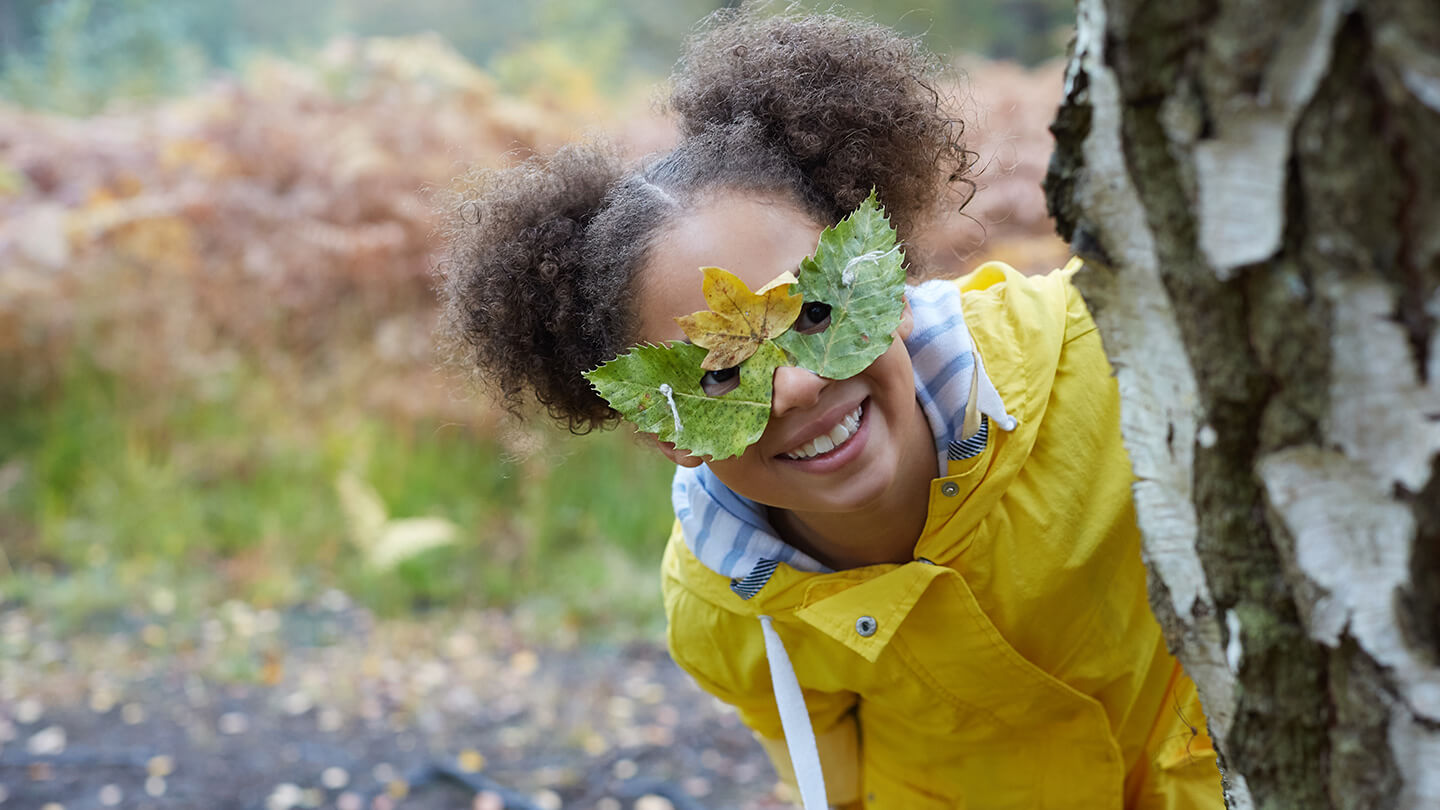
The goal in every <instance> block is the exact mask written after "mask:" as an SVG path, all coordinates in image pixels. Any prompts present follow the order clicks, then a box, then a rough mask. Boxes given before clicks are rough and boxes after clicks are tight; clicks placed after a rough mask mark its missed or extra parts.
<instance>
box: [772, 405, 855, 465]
mask: <svg viewBox="0 0 1440 810" xmlns="http://www.w3.org/2000/svg"><path fill="white" fill-rule="evenodd" d="M861 414H862V411H861V409H860V406H858V405H857V406H856V407H855V410H853V411H851V412H850V413H848V414H845V418H844V419H841V420H840V422H839V423H838V424H836V425H835V427H833V428H830V430H829V432H827V433H822V434H820V435H819V436H816V437H815V438H813V439H811V440H810V441H808V442H806V443H805V444H803V445H801V446H800V447H798V448H796V449H795V450H791V451H790V452H788V453H786V454H785V457H786V458H793V459H796V460H803V459H807V458H812V457H814V456H818V455H820V454H821V453H828V452H830V451H831V450H834V449H835V448H837V447H839V446H840V445H842V444H844V443H845V442H847V441H849V440H850V437H851V436H854V435H855V431H857V430H859V429H860V416H861Z"/></svg>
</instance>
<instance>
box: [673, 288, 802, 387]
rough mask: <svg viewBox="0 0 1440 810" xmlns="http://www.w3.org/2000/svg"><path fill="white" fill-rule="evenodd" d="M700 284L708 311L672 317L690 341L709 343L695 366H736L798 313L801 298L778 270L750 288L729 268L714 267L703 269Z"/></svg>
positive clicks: (787, 327) (788, 324)
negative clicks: (761, 283) (702, 280)
mask: <svg viewBox="0 0 1440 810" xmlns="http://www.w3.org/2000/svg"><path fill="white" fill-rule="evenodd" d="M701 272H703V273H704V274H705V282H704V285H703V287H702V290H703V291H704V293H705V303H706V304H708V305H709V306H710V310H709V311H708V312H707V311H705V310H701V311H699V312H695V313H692V314H690V315H685V316H683V317H679V318H676V319H675V322H676V323H678V324H680V328H681V329H683V330H684V331H685V336H686V337H688V338H690V342H691V343H694V344H695V345H696V346H700V347H701V348H705V349H709V350H710V353H709V354H707V355H705V359H704V360H703V361H701V363H700V367H701V368H703V369H705V370H706V371H715V370H717V369H722V368H730V367H732V366H738V365H740V364H741V363H743V362H745V360H747V359H749V357H750V355H752V354H754V353H755V351H756V350H757V349H759V348H760V344H761V343H764V342H765V341H767V340H769V339H770V338H773V337H775V336H776V335H778V334H780V333H782V332H784V331H785V330H786V329H789V328H790V325H791V324H792V323H794V322H795V318H796V317H797V316H798V315H799V314H800V304H801V303H802V298H801V297H800V296H799V295H791V294H790V285H791V284H795V283H797V282H796V281H795V276H793V275H791V274H790V273H781V274H780V275H779V276H777V277H776V278H775V279H774V280H773V281H771V282H770V283H768V284H766V285H765V286H764V287H761V288H760V289H759V290H758V291H757V292H751V291H750V288H749V287H748V286H746V284H745V282H744V281H742V280H741V279H740V278H739V277H738V276H736V275H735V274H734V273H731V272H729V271H728V270H722V269H720V268H719V267H706V268H703V269H702V271H701Z"/></svg>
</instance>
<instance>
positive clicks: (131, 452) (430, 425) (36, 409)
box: [0, 0, 1063, 628]
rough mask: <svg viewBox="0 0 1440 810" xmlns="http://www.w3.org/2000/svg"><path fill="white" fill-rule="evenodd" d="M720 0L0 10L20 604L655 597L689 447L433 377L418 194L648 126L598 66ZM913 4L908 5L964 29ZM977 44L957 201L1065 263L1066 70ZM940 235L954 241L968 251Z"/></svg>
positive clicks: (551, 606)
mask: <svg viewBox="0 0 1440 810" xmlns="http://www.w3.org/2000/svg"><path fill="white" fill-rule="evenodd" d="M713 5H714V4H713V3H700V2H698V1H697V0H677V1H676V2H673V3H665V2H660V0H633V1H632V2H631V3H629V4H627V5H621V6H619V7H618V8H615V7H611V6H610V5H609V4H606V3H604V2H600V0H539V2H536V3H532V4H520V3H510V4H499V3H496V4H493V5H492V4H488V3H486V4H480V3H473V2H468V0H466V1H465V2H462V0H409V2H407V3H405V4H403V5H402V4H398V3H393V2H381V0H321V2H316V3H313V4H302V3H294V2H287V3H282V2H281V1H280V0H249V2H239V0H235V2H228V1H227V0H216V1H215V2H210V1H209V0H189V2H181V0H171V1H170V2H162V0H109V1H108V2H107V0H43V1H42V0H15V1H14V2H11V3H10V4H8V5H3V4H0V45H3V46H4V48H5V50H4V56H3V58H4V62H5V65H4V69H3V71H0V97H3V98H4V99H5V100H7V101H10V102H18V104H0V412H3V413H4V419H3V420H0V602H4V601H9V600H19V601H24V602H26V603H29V604H32V605H34V606H36V607H37V608H38V609H40V610H43V611H44V612H46V613H47V614H51V615H56V616H59V617H68V618H70V619H71V620H73V621H76V622H80V621H94V620H96V619H97V617H100V618H103V617H106V616H115V615H118V614H124V613H125V612H126V611H130V610H132V609H137V608H138V609H142V610H143V609H144V607H145V606H146V605H147V604H148V603H149V602H150V601H152V600H153V599H154V598H155V594H158V593H165V594H171V597H167V599H169V598H173V599H175V600H176V601H177V602H178V608H179V609H180V610H183V609H184V608H185V606H186V605H196V606H198V605H199V604H200V603H207V604H208V603H214V602H216V601H221V600H225V599H230V598H243V599H245V600H247V601H250V602H254V603H258V604H262V605H277V606H278V605H284V604H288V603H291V602H294V601H296V600H301V599H307V598H310V597H313V596H314V595H315V594H318V593H323V592H325V591H327V590H328V589H331V588H341V589H344V590H346V591H348V592H350V593H352V594H354V595H355V596H356V597H357V598H359V599H362V600H364V601H365V602H367V603H368V604H370V605H371V606H373V607H376V608H379V609H381V610H384V611H404V610H409V609H416V608H426V607H432V606H444V607H450V606H472V605H502V606H514V605H515V604H517V603H522V602H523V604H524V605H525V606H526V608H527V609H529V610H532V611H533V610H539V611H542V612H546V613H548V614H549V615H550V616H552V617H553V619H554V621H555V622H559V623H568V624H570V625H571V626H574V625H576V624H580V625H584V626H593V625H600V624H609V625H610V626H612V627H616V626H618V627H621V628H623V627H631V628H639V627H647V628H648V627H653V623H654V621H655V618H656V616H658V613H659V611H658V608H657V606H658V596H657V589H658V584H657V579H658V578H657V577H656V576H655V574H654V567H655V565H656V563H657V561H658V558H659V554H660V549H661V547H662V544H663V542H664V537H665V534H666V532H667V528H668V523H669V511H668V499H667V498H666V497H665V492H666V481H667V480H668V478H669V468H668V465H667V464H666V463H665V462H664V461H663V460H662V459H660V458H659V457H658V456H656V455H655V454H653V453H649V452H646V451H645V450H643V449H642V448H641V447H640V446H638V445H637V444H636V443H635V442H632V441H629V440H628V439H627V438H626V437H624V436H623V435H618V434H610V435H606V436H599V437H593V436H592V437H586V438H583V439H577V438H575V437H571V436H569V435H567V434H560V433H556V432H554V431H551V430H549V429H546V428H544V427H542V426H537V425H530V426H528V427H517V426H514V425H512V424H510V423H508V422H506V421H504V420H502V419H501V418H500V417H499V416H498V415H497V414H495V413H493V412H491V411H490V410H488V409H487V408H486V407H485V405H484V403H483V400H480V399H469V400H459V401H457V399H456V398H455V396H454V386H453V385H447V384H446V383H445V381H444V380H442V379H440V377H439V376H438V375H437V374H436V373H435V372H434V365H435V361H436V358H435V357H434V356H433V349H432V342H433V341H432V336H431V330H432V325H433V322H434V318H435V312H434V309H435V299H434V294H433V290H432V289H431V286H432V283H433V282H432V275H431V271H432V266H433V263H434V262H435V261H436V260H437V256H436V254H435V249H436V246H437V240H436V238H435V231H436V228H437V225H438V223H437V220H436V216H435V212H434V210H433V206H434V204H435V202H436V200H435V197H434V195H432V194H429V193H427V192H426V191H425V189H427V188H430V189H433V188H436V187H441V188H443V187H445V186H446V185H447V184H448V183H449V181H450V179H451V178H452V177H453V176H454V175H455V174H457V173H458V171H460V170H461V169H462V168H463V167H466V166H476V165H479V166H500V165H506V164H508V163H511V162H513V161H515V160H517V159H520V158H523V157H524V156H525V155H527V154H530V153H533V152H542V151H547V150H549V149H551V148H553V147H554V146H555V145H557V144H558V143H560V142H562V141H564V140H568V139H570V138H572V137H573V135H574V133H575V132H576V131H577V130H578V129H579V128H580V126H581V124H582V123H583V124H594V123H597V122H598V123H610V124H615V123H621V122H623V124H624V126H625V129H624V135H625V137H629V138H631V139H633V140H635V141H638V142H640V143H643V144H646V145H647V146H646V148H655V147H656V146H659V145H662V144H663V142H664V139H665V138H666V137H668V134H667V133H668V132H669V130H668V128H667V126H666V125H665V124H663V123H661V122H658V121H655V120H646V119H644V118H643V113H642V114H639V115H636V114H632V113H631V108H630V107H627V106H625V105H624V103H617V102H616V101H615V99H614V97H613V96H612V95H611V94H612V93H613V92H614V91H615V90H617V89H621V88H623V87H624V86H625V85H626V84H627V83H629V82H630V81H632V80H633V79H634V78H636V77H637V76H639V75H641V74H646V73H651V72H653V73H654V74H657V75H658V74H660V73H663V72H664V70H665V69H666V68H667V66H668V65H669V63H670V62H671V61H672V60H673V59H674V57H675V53H676V52H677V50H678V42H679V39H680V37H681V36H682V34H683V32H684V31H686V30H688V29H689V27H690V26H691V25H692V24H693V22H694V20H695V19H696V18H697V17H699V16H700V15H701V14H702V13H704V12H706V11H708V10H709V8H710V7H711V6H713ZM875 5H876V8H875V13H876V16H877V17H880V18H881V19H886V18H885V16H884V13H882V10H881V9H880V8H879V6H880V5H881V4H879V3H876V4H875ZM997 5H1001V4H997ZM1012 5H1016V6H1019V5H1023V4H1012ZM920 7H921V8H922V11H919V12H914V13H912V14H909V15H906V16H904V17H903V18H901V19H899V20H898V21H897V23H898V24H901V25H903V26H905V27H908V28H910V29H911V30H926V31H928V32H929V33H928V35H929V36H930V37H931V41H932V44H936V45H937V47H945V48H948V47H949V44H947V43H946V42H945V41H944V40H943V39H941V38H942V37H944V36H952V37H955V40H954V41H955V42H959V41H961V39H962V38H963V37H968V36H971V34H970V33H963V34H961V33H954V32H952V33H951V34H943V33H942V28H941V20H942V19H945V20H950V19H952V18H951V17H948V16H943V15H955V14H958V12H957V11H956V9H953V8H950V7H949V6H947V5H945V4H942V3H939V2H936V3H933V4H931V5H930V6H928V7H927V6H924V4H920ZM1044 7H1045V8H1049V7H1050V4H1048V3H1046V4H1044ZM925 8H929V10H928V11H926V10H923V9H925ZM477 9H479V10H480V11H477ZM482 12H483V13H482ZM955 19H957V20H958V19H959V18H958V17H957V18H955ZM1047 19H1048V18H1047ZM948 24H949V23H947V25H948ZM956 24H957V25H959V23H958V22H957V23H956ZM1008 24H1013V22H1012V23H1008ZM1047 24H1048V23H1047ZM996 25H999V23H996ZM340 29H343V30H350V31H362V32H366V31H369V32H374V31H387V32H392V33H393V32H399V33H403V32H407V31H412V30H415V31H422V30H428V29H438V30H442V31H444V32H445V38H443V39H442V38H441V37H440V36H437V35H433V34H415V35H412V36H401V37H378V36H367V37H355V36H340V37H333V38H332V37H328V34H329V32H331V31H334V30H340ZM963 29H964V27H963V25H962V26H961V27H960V28H957V29H955V31H962V30H963ZM946 30H948V29H946ZM996 41H997V42H998V41H999V40H998V38H997V40H996ZM1017 41H1020V40H1017ZM1025 41H1029V40H1025ZM452 42H454V43H458V44H459V46H460V47H461V48H463V49H464V50H465V52H466V53H468V55H469V56H470V57H471V58H472V59H474V60H477V61H479V62H481V63H484V64H488V65H489V67H490V69H489V70H488V71H487V70H484V69H482V68H480V67H478V66H477V64H476V62H475V61H471V60H470V59H467V58H466V55H465V54H462V53H461V52H460V51H458V50H457V49H456V47H454V46H452V45H451V44H450V43H452ZM1007 47H1008V46H1007ZM1017 47H1018V46H1017ZM284 51H289V52H290V54H291V55H290V56H288V57H281V56H277V55H276V54H277V52H284ZM242 62H243V69H240V70H236V71H234V72H233V73H231V74H229V75H228V76H226V77H225V78H223V79H222V80H219V81H212V82H209V83H205V84H203V85H202V84H199V83H198V81H199V80H200V79H202V78H204V77H205V76H206V75H207V74H208V73H209V71H210V70H211V69H212V68H214V67H216V66H221V67H223V66H227V65H239V64H240V63H242ZM968 71H969V73H970V75H971V76H972V78H974V79H975V81H976V84H977V85H980V84H984V83H985V81H986V80H985V78H984V77H985V76H987V75H993V76H994V77H995V79H994V80H993V81H992V82H991V83H990V84H991V86H994V87H998V88H1001V91H1002V92H1001V94H1000V95H998V96H996V97H994V99H993V113H992V115H991V117H990V118H988V119H986V120H981V121H980V122H979V126H978V128H977V129H976V130H974V131H976V132H977V133H979V135H977V138H976V139H975V140H974V141H973V142H972V146H974V148H976V149H977V150H978V151H979V152H980V153H981V154H982V155H983V156H986V157H985V158H984V160H985V163H986V165H987V166H997V167H999V169H1000V171H997V172H992V175H993V176H988V177H983V178H982V180H983V183H982V186H983V188H982V192H981V195H980V197H979V198H978V199H977V204H976V205H973V206H970V207H969V208H968V209H967V212H969V213H971V214H972V215H973V217H975V219H973V220H969V221H968V222H971V223H981V222H983V224H984V226H985V227H987V228H989V229H990V236H991V241H990V242H989V243H987V251H989V255H993V256H998V257H999V258H1007V259H1009V260H1011V261H1013V262H1015V263H1016V264H1019V265H1022V266H1031V261H1032V260H1033V262H1034V265H1033V266H1049V265H1047V264H1046V263H1047V262H1050V261H1051V254H1053V252H1054V250H1055V245H1054V242H1053V239H1052V240H1050V241H1045V240H1044V238H1043V237H1042V236H1041V235H1043V234H1045V233H1048V232H1049V230H1050V229H1049V226H1048V225H1047V223H1046V220H1045V216H1044V208H1043V201H1041V200H1040V199H1039V191H1038V180H1037V178H1038V177H1039V176H1040V175H1041V174H1043V171H1044V161H1045V157H1046V154H1047V153H1048V136H1047V135H1046V134H1045V131H1044V121H1045V120H1048V116H1049V115H1050V114H1051V112H1052V111H1053V109H1054V104H1055V94H1057V93H1058V90H1059V80H1058V76H1057V75H1054V72H1053V70H1052V71H1051V72H1049V73H1043V74H1033V75H1032V74H1026V73H1024V72H1023V71H1020V70H1019V69H1018V68H1015V67H1013V66H1009V67H1003V66H1002V69H996V68H994V67H993V66H990V67H986V66H978V67H972V68H968ZM187 87H188V88H189V89H186V88H187ZM517 93H518V94H520V95H523V96H524V98H521V97H519V96H517ZM117 101H119V102H121V103H118V104H117V103H115V102H117ZM100 110H103V114H98V115H90V114H91V113H93V112H96V111H100ZM51 111H59V112H61V113H64V114H61V115H57V114H54V113H53V112H51ZM985 138H993V141H990V142H987V141H986V140H984V139H985ZM987 171H989V169H988V168H987ZM956 220H957V221H962V220H963V218H956ZM962 224H964V222H962ZM934 233H935V235H936V237H937V239H938V240H939V242H938V243H937V245H936V246H935V247H936V249H937V250H943V251H949V252H950V253H951V254H952V255H953V256H954V257H955V258H956V262H957V264H958V263H960V262H962V261H963V260H964V259H965V258H966V256H968V255H970V254H971V253H972V252H973V251H974V250H975V244H977V243H976V242H975V239H974V237H973V234H967V235H961V234H957V233H952V232H951V231H950V230H947V229H946V228H937V229H936V230H935V232H934ZM1001 237H1003V239H1005V240H1007V241H1004V242H1000V241H997V238H1001ZM1061 249H1062V250H1063V246H1061Z"/></svg>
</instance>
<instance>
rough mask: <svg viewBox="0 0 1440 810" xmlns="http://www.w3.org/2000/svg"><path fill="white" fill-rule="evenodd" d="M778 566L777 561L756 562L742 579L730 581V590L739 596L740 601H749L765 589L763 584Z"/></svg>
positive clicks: (778, 562) (762, 560) (764, 560)
mask: <svg viewBox="0 0 1440 810" xmlns="http://www.w3.org/2000/svg"><path fill="white" fill-rule="evenodd" d="M779 565H780V561H779V560H766V559H761V560H758V561H757V562H756V563H755V567H754V568H752V569H750V573H748V574H746V575H745V578H744V579H732V580H730V590H732V591H734V592H735V593H737V594H739V595H740V598H741V599H749V598H750V597H752V596H754V595H755V594H757V593H759V592H760V589H761V588H763V587H765V583H767V582H769V581H770V575H771V574H773V573H775V569H776V568H777V567H779Z"/></svg>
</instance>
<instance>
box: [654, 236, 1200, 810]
mask: <svg viewBox="0 0 1440 810" xmlns="http://www.w3.org/2000/svg"><path fill="white" fill-rule="evenodd" d="M1076 269H1078V263H1077V262H1072V263H1071V265H1070V266H1067V268H1066V269H1065V270H1064V271H1060V272H1056V273H1052V274H1051V275H1049V276H1044V277H1026V276H1023V275H1021V274H1019V273H1017V272H1016V271H1014V270H1013V269H1011V268H1009V267H1006V266H1004V265H1001V264H998V263H991V264H987V265H984V266H982V267H981V268H979V269H978V270H976V271H975V272H973V273H971V274H970V275H968V276H966V277H965V278H963V279H961V280H960V282H959V283H960V284H961V287H962V290H963V291H964V298H963V301H964V303H963V308H964V314H965V318H966V322H967V324H968V326H969V328H970V332H971V335H972V336H973V339H974V342H975V346H976V350H977V351H978V352H979V354H980V355H981V357H982V358H983V360H984V365H985V368H986V369H987V370H988V372H989V378H990V380H991V382H993V384H994V385H995V388H996V390H997V391H998V392H999V394H1000V396H1001V397H1002V398H1003V400H1004V403H1005V407H1006V408H1007V409H1008V411H1009V413H1010V414H1012V415H1014V416H1015V417H1017V418H1018V420H1019V425H1018V427H1016V429H1015V430H1013V431H1011V432H1004V431H1001V430H992V431H990V439H989V441H988V443H987V445H986V447H985V449H984V451H983V452H981V453H980V454H979V455H977V456H974V457H972V458H968V459H965V460H963V461H950V462H949V463H948V464H949V466H948V475H946V476H945V477H941V478H936V479H935V480H934V481H933V482H932V483H931V489H930V507H929V516H928V518H927V522H926V524H925V529H924V532H923V534H922V536H921V537H920V540H919V542H918V543H917V544H916V546H915V561H913V562H910V563H906V564H903V565H876V566H868V567H865V568H858V569H850V570H843V571H837V572H833V573H805V572H801V571H797V570H795V569H794V568H791V567H789V566H787V565H783V564H782V565H780V566H779V567H778V568H777V569H776V571H775V573H774V574H773V575H772V577H771V579H770V580H769V581H768V582H767V583H766V584H765V585H764V587H763V588H761V589H760V591H759V593H758V594H757V595H755V596H754V598H751V599H748V600H744V599H740V598H737V596H736V594H735V593H734V592H733V591H732V590H731V587H730V585H731V583H730V580H729V579H727V578H726V577H723V576H721V575H719V574H716V573H715V572H713V571H711V570H710V569H708V568H706V567H705V565H704V564H702V563H701V562H699V560H697V559H696V558H695V556H694V555H693V554H692V553H691V552H690V550H689V549H688V548H687V546H686V544H685V541H684V539H683V537H682V536H681V533H680V530H679V527H678V524H677V527H676V530H675V532H674V533H673V534H672V536H671V538H670V542H669V545H668V547H667V549H666V553H665V561H664V589H665V608H666V613H667V615H668V618H669V643H670V649H671V653H672V655H673V656H674V658H675V660H676V661H677V662H678V663H679V664H680V666H681V667H683V668H684V669H685V670H687V671H688V672H690V673H691V674H692V675H693V676H694V677H695V678H696V680H697V681H698V682H699V683H700V685H701V686H702V687H703V688H704V689H706V690H707V691H709V692H711V693H713V694H714V695H716V696H717V697H719V698H720V699H721V700H723V701H725V702H727V703H730V704H732V705H734V706H735V707H736V708H737V710H738V711H739V713H740V716H741V718H742V719H743V721H744V722H745V723H746V724H747V725H748V726H749V727H750V728H751V729H753V730H754V731H755V733H756V734H757V736H758V737H759V738H760V739H761V741H762V743H764V744H765V747H766V749H767V750H768V751H769V752H770V753H771V756H772V759H774V760H775V762H776V767H777V770H778V771H779V772H780V773H781V775H782V777H786V778H790V769H789V758H788V755H787V753H786V749H785V744H784V738H783V732H782V731H781V727H780V721H779V717H778V714H777V709H776V704H775V698H774V697H773V694H772V686H771V678H770V673H769V669H768V666H767V663H766V656H765V646H764V640H763V637H762V633H761V627H760V624H759V622H758V617H759V616H761V615H768V616H770V617H772V620H773V626H774V628H775V630H776V631H777V632H778V634H779V636H780V638H781V639H782V640H783V643H784V646H785V648H786V649H787V650H788V652H789V655H790V658H791V661H792V663H793V665H794V668H795V672H796V675H797V677H798V680H799V683H800V684H801V686H802V688H803V693H804V698H805V706H806V708H807V709H808V711H809V714H810V718H811V723H812V725H813V727H814V730H815V734H816V737H817V741H818V744H819V749H820V756H821V762H822V765H823V768H824V773H825V783H826V787H827V793H828V800H829V801H830V803H831V804H834V805H839V804H845V803H849V802H853V801H856V800H861V801H863V802H864V806H865V807H867V808H874V809H875V810H882V809H885V810H890V809H893V810H926V809H927V808H965V807H968V808H982V809H983V810H1005V809H1006V808H1017V809H1018V808H1096V809H1097V810H1098V809H1099V808H1121V807H1124V808H1146V809H1147V810H1148V809H1149V808H1176V809H1177V810H1178V808H1222V807H1223V806H1224V802H1223V800H1222V797H1221V787H1220V777H1219V772H1218V770H1217V768H1216V762H1215V753H1214V750H1213V749H1212V747H1211V745H1210V741H1209V739H1208V737H1207V736H1206V734H1205V731H1204V728H1205V721H1204V717H1203V715H1202V713H1201V708H1200V705H1199V702H1198V699H1197V698H1196V695H1195V688H1194V685H1193V684H1192V683H1191V681H1190V679H1189V678H1188V677H1187V676H1186V675H1185V674H1184V672H1182V671H1181V669H1180V667H1179V665H1178V664H1177V663H1176V662H1175V659H1174V658H1173V657H1171V656H1170V654H1169V653H1168V652H1167V651H1166V649H1165V645H1164V641H1163V639H1162V638H1161V634H1160V628H1159V626H1158V625H1157V623H1156V622H1155V619H1154V617H1153V615H1152V614H1151V613H1150V609H1149V606H1148V604H1147V602H1146V589H1145V570H1144V568H1143V566H1142V565H1141V561H1140V554H1139V547H1140V539H1139V532H1138V530H1137V528H1136V525H1135V517H1134V509H1133V506H1132V503H1131V495H1130V484H1131V472H1130V464H1129V460H1128V458H1127V457H1126V454H1125V450H1124V448H1123V447H1122V445H1121V440H1120V431H1119V417H1120V410H1119V409H1120V401H1119V395H1118V392H1117V389H1116V386H1115V381H1114V379H1113V377H1112V376H1111V372H1110V367H1109V364H1108V362H1107V360H1106V358H1105V354H1104V352H1103V350H1102V349H1101V345H1100V338H1099V335H1098V333H1097V332H1096V331H1095V325H1094V323H1093V322H1092V321H1091V318H1090V315H1089V313H1088V311H1087V310H1086V308H1085V305H1084V303H1083V301H1082V300H1081V298H1080V296H1079V295H1078V293H1077V292H1076V291H1075V289H1074V287H1073V286H1072V285H1071V284H1070V280H1069V279H1070V276H1071V275H1072V274H1073V272H1074V271H1075V270H1076Z"/></svg>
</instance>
